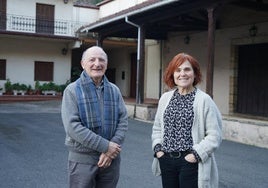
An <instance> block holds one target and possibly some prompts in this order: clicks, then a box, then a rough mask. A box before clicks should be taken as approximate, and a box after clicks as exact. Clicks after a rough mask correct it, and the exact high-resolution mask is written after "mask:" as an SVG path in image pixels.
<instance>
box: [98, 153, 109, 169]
mask: <svg viewBox="0 0 268 188" xmlns="http://www.w3.org/2000/svg"><path fill="white" fill-rule="evenodd" d="M111 163H112V159H111V158H110V157H108V156H107V155H105V154H104V153H102V154H101V155H100V158H99V162H98V166H99V167H100V168H101V167H103V168H107V167H109V166H110V165H111Z"/></svg>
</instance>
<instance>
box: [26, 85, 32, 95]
mask: <svg viewBox="0 0 268 188" xmlns="http://www.w3.org/2000/svg"><path fill="white" fill-rule="evenodd" d="M33 93H34V92H33V89H32V86H31V85H30V84H29V85H28V86H27V94H28V95H33Z"/></svg>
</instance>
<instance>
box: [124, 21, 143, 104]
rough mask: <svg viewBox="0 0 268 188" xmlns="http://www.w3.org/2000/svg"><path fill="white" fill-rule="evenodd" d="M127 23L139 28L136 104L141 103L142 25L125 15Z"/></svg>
mask: <svg viewBox="0 0 268 188" xmlns="http://www.w3.org/2000/svg"><path fill="white" fill-rule="evenodd" d="M125 21H126V23H128V24H130V25H133V26H134V27H137V28H138V49H137V80H136V104H140V103H141V97H140V87H139V84H140V76H139V75H140V51H141V50H140V42H141V41H140V40H141V26H139V25H137V24H135V23H133V22H131V21H129V20H128V17H127V16H126V17H125Z"/></svg>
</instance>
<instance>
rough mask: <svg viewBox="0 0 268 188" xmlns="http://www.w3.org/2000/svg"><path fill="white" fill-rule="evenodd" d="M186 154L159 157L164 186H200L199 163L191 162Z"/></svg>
mask: <svg viewBox="0 0 268 188" xmlns="http://www.w3.org/2000/svg"><path fill="white" fill-rule="evenodd" d="M184 157H185V155H183V156H181V157H179V158H173V157H170V156H168V155H166V154H165V155H163V156H162V157H160V158H159V163H160V169H161V176H162V186H163V188H198V163H190V162H187V161H186V160H185V159H184Z"/></svg>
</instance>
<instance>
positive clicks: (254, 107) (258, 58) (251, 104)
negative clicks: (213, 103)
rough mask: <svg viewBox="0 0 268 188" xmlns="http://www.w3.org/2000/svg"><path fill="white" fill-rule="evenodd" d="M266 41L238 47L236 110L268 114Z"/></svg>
mask: <svg viewBox="0 0 268 188" xmlns="http://www.w3.org/2000/svg"><path fill="white" fill-rule="evenodd" d="M267 51H268V43H264V44H254V45H243V46H240V47H239V54H238V55H239V62H238V85H237V86H238V88H237V91H238V95H237V112H238V113H242V114H249V115H256V116H264V117H267V116H268V74H267V70H268V56H267Z"/></svg>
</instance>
